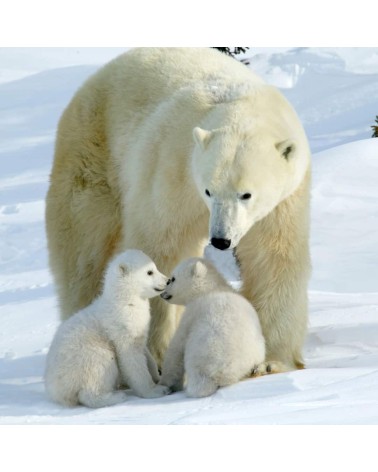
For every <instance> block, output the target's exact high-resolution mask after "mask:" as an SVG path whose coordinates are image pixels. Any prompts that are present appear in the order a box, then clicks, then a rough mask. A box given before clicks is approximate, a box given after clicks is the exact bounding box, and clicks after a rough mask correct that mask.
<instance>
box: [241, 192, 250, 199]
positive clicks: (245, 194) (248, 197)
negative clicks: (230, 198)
mask: <svg viewBox="0 0 378 472" xmlns="http://www.w3.org/2000/svg"><path fill="white" fill-rule="evenodd" d="M251 197H252V195H251V194H250V193H243V195H241V196H240V200H249V199H250V198H251Z"/></svg>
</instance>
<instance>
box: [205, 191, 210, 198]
mask: <svg viewBox="0 0 378 472" xmlns="http://www.w3.org/2000/svg"><path fill="white" fill-rule="evenodd" d="M205 193H206V195H207V196H208V197H211V194H210V192H209V191H208V190H207V189H206V190H205Z"/></svg>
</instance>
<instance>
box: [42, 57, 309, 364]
mask: <svg viewBox="0 0 378 472" xmlns="http://www.w3.org/2000/svg"><path fill="white" fill-rule="evenodd" d="M193 137H194V139H193ZM310 174H311V170H310V149H309V146H308V143H307V139H306V136H305V132H304V130H303V127H302V125H301V123H300V121H299V119H298V117H297V115H296V113H295V111H294V110H293V108H292V106H291V105H290V104H289V103H288V101H287V100H286V99H285V98H284V96H283V95H282V94H281V93H280V92H279V91H278V90H277V89H275V88H274V87H272V86H270V85H267V84H265V83H264V82H263V81H262V80H261V79H260V78H258V77H257V76H256V75H255V74H254V73H253V72H251V70H250V69H249V68H248V67H246V66H245V65H244V64H241V63H240V62H239V61H236V60H235V59H233V58H231V57H227V56H226V55H225V54H222V53H220V52H219V51H216V50H215V49H211V48H136V49H133V50H131V51H129V52H127V53H126V54H124V55H122V56H120V57H118V58H116V59H115V60H114V61H111V62H110V63H109V64H107V65H105V66H104V67H103V68H102V69H100V70H99V71H98V72H96V74H95V75H94V76H92V77H91V78H89V79H88V81H87V82H86V83H85V84H84V85H83V86H82V87H81V88H80V90H79V91H78V92H77V93H76V94H75V96H74V98H73V99H72V101H71V103H70V104H69V105H68V107H67V108H66V110H65V112H64V114H63V116H62V118H61V120H60V123H59V130H58V133H57V141H56V146H55V159H54V166H53V169H52V173H51V179H50V180H51V185H50V189H49V192H48V195H47V199H46V229H47V235H48V245H49V256H50V265H51V268H52V271H53V273H54V277H55V281H56V286H57V290H58V294H59V305H60V309H61V315H62V318H63V319H65V318H68V317H69V316H71V315H72V314H73V313H75V312H77V311H78V310H79V309H81V308H83V307H84V306H86V305H88V304H89V303H90V302H91V301H92V300H93V299H94V298H95V296H97V294H98V293H100V291H101V289H102V286H101V280H102V277H101V275H102V274H103V271H104V268H105V265H106V263H107V261H108V260H109V259H110V258H111V257H112V256H113V254H114V253H116V252H120V251H122V250H125V249H128V248H138V249H141V250H142V251H144V252H145V253H147V254H149V255H150V256H151V258H152V259H153V260H154V261H155V262H156V264H157V265H158V267H159V268H160V269H161V270H162V271H163V272H164V273H170V272H171V271H172V270H173V268H174V267H175V266H176V265H177V264H178V263H179V262H180V261H182V260H184V259H185V258H187V257H194V256H201V255H202V254H203V251H204V248H205V246H206V244H207V243H208V242H209V239H210V240H213V238H214V240H213V241H212V244H213V245H214V246H216V247H217V242H216V240H221V241H222V240H223V242H224V241H227V243H228V242H229V247H230V248H235V249H236V254H237V258H238V261H239V263H240V271H241V276H242V281H243V288H242V293H243V295H244V296H245V297H246V298H247V299H248V300H249V301H250V302H251V303H252V304H253V306H254V307H255V309H256V311H257V312H258V315H259V317H260V322H261V325H262V329H263V333H264V336H265V339H266V349H267V356H266V357H267V360H268V361H269V362H276V361H280V362H282V363H284V364H285V365H286V366H287V367H288V368H290V369H295V368H300V367H303V358H302V347H303V343H304V340H305V336H306V332H307V284H308V279H309V273H310V258H309V244H308V243H309V194H310ZM206 189H207V190H208V191H209V192H210V197H209V196H207V195H206ZM246 193H250V194H251V198H249V199H243V198H242V197H243V195H244V194H246ZM218 247H219V245H218ZM220 248H221V249H225V248H226V246H223V248H222V247H220ZM151 307H152V310H151V311H152V315H153V316H152V317H151V325H150V331H149V338H150V339H149V346H150V348H151V352H152V354H153V355H154V357H155V358H156V359H157V360H158V362H159V363H160V362H161V361H162V359H163V357H164V352H165V349H166V347H167V345H168V343H169V340H170V339H171V336H172V335H173V333H174V330H175V328H176V322H177V320H178V318H179V317H178V316H175V315H176V314H179V312H180V310H178V309H177V307H175V306H173V305H168V304H166V303H164V302H163V301H162V300H161V299H160V298H158V297H157V298H155V299H154V300H152V301H151Z"/></svg>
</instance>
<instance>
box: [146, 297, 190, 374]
mask: <svg viewBox="0 0 378 472" xmlns="http://www.w3.org/2000/svg"><path fill="white" fill-rule="evenodd" d="M150 303H151V321H150V329H149V339H148V346H149V349H150V352H151V354H152V355H153V357H154V359H155V360H156V362H157V365H158V367H160V368H161V366H162V365H163V359H164V356H165V352H166V350H167V348H168V345H169V342H170V340H171V339H172V337H173V335H174V333H175V331H176V328H177V325H178V323H179V318H180V313H181V311H182V308H181V307H178V306H177V305H170V304H169V303H166V302H164V301H163V300H162V299H161V298H160V297H156V298H153V299H151V300H150Z"/></svg>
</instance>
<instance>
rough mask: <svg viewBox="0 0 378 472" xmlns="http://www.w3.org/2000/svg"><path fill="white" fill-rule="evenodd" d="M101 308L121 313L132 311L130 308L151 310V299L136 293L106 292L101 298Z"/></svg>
mask: <svg viewBox="0 0 378 472" xmlns="http://www.w3.org/2000/svg"><path fill="white" fill-rule="evenodd" d="M99 302H100V305H101V308H103V309H105V310H107V311H110V312H114V313H117V314H120V313H122V312H128V311H130V308H137V309H145V310H149V306H150V305H149V300H148V299H146V298H141V297H140V296H139V295H136V294H135V293H131V292H130V293H129V292H126V293H125V292H123V293H122V294H119V293H118V294H114V293H113V294H108V293H106V292H104V293H103V294H102V296H101V298H100V300H99Z"/></svg>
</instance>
